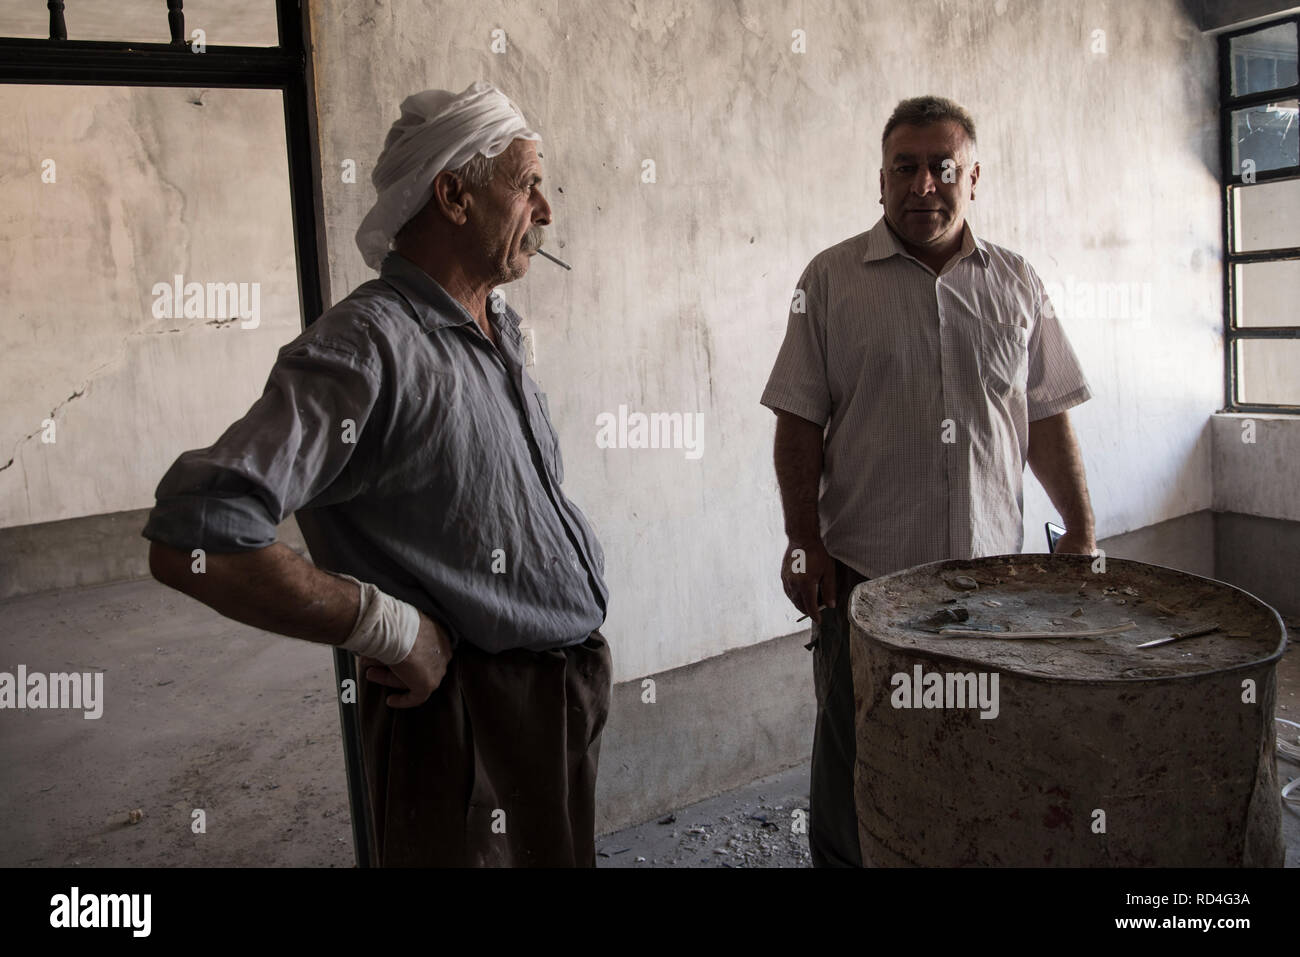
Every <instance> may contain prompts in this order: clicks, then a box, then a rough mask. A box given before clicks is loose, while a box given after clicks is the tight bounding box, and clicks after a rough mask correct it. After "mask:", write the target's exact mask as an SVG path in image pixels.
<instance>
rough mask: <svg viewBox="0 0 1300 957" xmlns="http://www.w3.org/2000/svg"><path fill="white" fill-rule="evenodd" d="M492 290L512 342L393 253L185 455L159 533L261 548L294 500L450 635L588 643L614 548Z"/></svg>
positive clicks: (150, 529) (508, 643)
mask: <svg viewBox="0 0 1300 957" xmlns="http://www.w3.org/2000/svg"><path fill="white" fill-rule="evenodd" d="M493 301H494V302H499V303H500V307H503V308H502V309H501V312H500V314H496V313H494V310H493V308H489V310H488V315H489V321H490V322H491V323H492V326H493V329H494V330H495V332H496V335H497V341H498V343H499V349H498V348H493V346H492V343H491V341H490V340H489V339H488V337H487V336H486V335H484V334H483V330H482V329H480V328H479V327H478V325H477V323H475V321H474V320H473V318H472V317H471V316H470V314H469V313H468V312H467V311H466V310H465V308H464V307H463V306H461V304H460V303H459V302H457V301H456V300H455V299H453V298H452V297H451V296H450V295H449V294H448V293H447V292H446V291H445V290H444V289H443V288H442V287H441V286H440V285H439V284H438V283H437V282H435V281H434V280H433V279H432V278H431V277H430V276H429V275H428V274H426V273H425V272H424V271H423V270H421V269H420V268H418V267H417V266H415V265H414V264H413V263H411V262H410V261H409V260H407V259H405V258H404V257H402V256H400V255H398V254H397V253H390V254H389V256H388V258H387V259H385V260H384V263H383V265H382V267H381V269H380V276H379V278H378V279H373V280H371V281H370V282H367V283H364V284H362V285H361V286H358V287H357V289H356V290H354V291H353V293H352V294H351V295H350V296H348V297H347V298H346V299H344V300H343V301H342V302H340V303H338V304H337V305H335V306H334V307H333V308H331V309H329V310H328V311H327V312H325V313H324V315H322V316H321V317H320V318H319V319H318V320H317V321H316V322H315V323H313V324H312V325H311V326H310V327H309V328H308V329H307V330H306V331H305V332H303V333H302V335H300V336H299V337H298V338H297V339H295V340H294V341H293V342H290V343H289V344H288V345H286V346H285V347H284V348H282V349H281V350H280V353H279V356H278V358H277V359H276V363H275V366H274V368H273V369H272V370H271V375H270V377H269V379H268V380H267V384H266V389H265V391H264V392H263V393H262V396H261V398H259V399H258V400H257V402H255V403H254V404H253V406H252V408H251V409H249V410H248V413H247V414H246V415H245V416H244V417H243V418H242V419H240V420H239V421H238V422H236V423H234V424H233V425H232V426H230V428H228V429H227V430H226V431H225V433H224V434H223V435H222V436H221V437H220V438H219V439H217V441H216V443H215V444H214V445H212V446H210V447H209V448H206V449H198V450H195V451H190V452H186V453H184V454H183V455H181V456H180V458H178V459H177V460H176V462H175V464H173V465H172V467H171V468H170V469H169V470H168V471H167V474H166V475H165V476H164V477H163V479H162V482H161V483H160V484H159V486H158V490H157V493H156V495H157V504H156V506H155V507H154V509H153V511H152V512H151V513H150V515H149V520H148V523H147V524H146V525H145V528H144V536H145V537H146V538H149V539H153V540H156V541H159V542H162V543H164V544H167V545H171V546H172V547H174V548H179V549H182V550H185V551H190V550H192V549H194V548H203V549H206V550H208V551H211V552H214V553H222V552H238V551H247V550H251V549H257V548H264V547H266V546H267V545H271V544H273V543H274V542H275V540H276V538H275V527H276V525H277V524H279V523H280V522H281V521H282V520H283V519H284V517H285V516H286V515H288V514H289V513H291V512H296V513H297V520H298V524H299V526H300V527H301V529H302V531H303V537H304V538H305V539H306V541H307V544H308V546H309V547H310V549H311V553H312V558H313V559H314V560H315V562H316V563H317V564H318V565H319V566H321V567H322V568H325V569H328V570H331V571H337V572H343V573H345V574H348V575H352V576H354V577H356V578H358V579H360V580H362V581H368V582H373V583H374V584H375V585H377V586H378V587H379V588H380V589H382V590H383V591H385V592H387V593H389V594H391V595H393V596H395V597H397V598H400V599H402V600H403V601H407V602H410V603H411V604H412V605H414V606H416V607H417V608H419V609H420V610H421V611H423V612H425V613H426V614H427V615H429V617H431V618H433V619H434V620H435V621H437V622H438V623H439V624H441V625H443V626H444V627H445V628H446V629H447V630H448V631H449V633H450V634H451V636H452V639H453V641H456V642H459V641H468V642H469V643H470V644H472V645H475V646H476V647H479V648H482V649H483V650H485V651H489V652H494V653H495V652H499V651H505V650H507V649H511V648H525V649H529V650H533V651H540V650H543V649H547V648H556V647H562V646H564V645H570V644H575V643H577V642H579V641H582V640H583V639H585V638H586V637H587V636H588V635H589V634H590V633H591V632H592V631H594V630H595V629H597V628H599V627H600V625H601V624H602V623H603V622H604V620H605V610H606V604H607V601H608V590H607V589H606V587H605V583H604V580H603V578H602V575H603V573H604V553H603V552H602V551H601V548H600V544H599V543H598V542H597V541H596V536H595V534H594V533H593V532H592V530H591V527H590V526H589V525H588V523H587V520H586V518H585V517H584V516H583V514H582V512H581V511H579V510H578V508H577V506H575V505H574V504H573V503H572V502H570V501H569V500H568V499H567V498H565V496H564V493H563V492H562V491H561V490H560V483H561V482H562V481H563V480H564V465H563V462H562V460H561V457H560V445H559V440H558V438H557V436H556V434H555V430H554V429H553V428H552V427H551V422H550V416H549V415H548V410H547V405H546V396H545V395H544V394H543V393H542V391H541V390H540V389H539V388H538V387H537V384H536V383H535V382H534V381H533V380H532V379H531V378H530V377H529V375H528V373H527V372H525V371H524V368H523V348H522V337H521V335H520V333H519V329H518V326H519V316H518V315H517V314H516V313H515V312H514V310H513V309H511V308H510V307H509V306H508V305H505V303H504V301H503V300H493ZM489 305H490V306H491V305H492V302H490V303H489Z"/></svg>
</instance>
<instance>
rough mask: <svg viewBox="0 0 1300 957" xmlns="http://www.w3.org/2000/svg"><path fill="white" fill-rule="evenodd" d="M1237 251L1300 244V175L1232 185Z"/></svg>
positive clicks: (1235, 248) (1234, 250) (1234, 234)
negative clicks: (1246, 184) (1253, 183)
mask: <svg viewBox="0 0 1300 957" xmlns="http://www.w3.org/2000/svg"><path fill="white" fill-rule="evenodd" d="M1232 207H1233V252H1239V253H1241V252H1255V251H1258V250H1261V249H1283V248H1286V247H1290V246H1300V179H1288V180H1283V181H1282V182H1279V183H1258V184H1256V185H1254V186H1234V187H1233V188H1232Z"/></svg>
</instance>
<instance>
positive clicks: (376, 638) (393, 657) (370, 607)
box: [330, 572, 420, 665]
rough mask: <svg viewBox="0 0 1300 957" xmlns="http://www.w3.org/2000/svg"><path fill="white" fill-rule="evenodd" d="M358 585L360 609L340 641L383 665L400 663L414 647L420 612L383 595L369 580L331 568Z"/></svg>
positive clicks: (350, 649) (390, 596) (411, 606)
mask: <svg viewBox="0 0 1300 957" xmlns="http://www.w3.org/2000/svg"><path fill="white" fill-rule="evenodd" d="M330 574H332V575H337V576H338V577H339V578H346V579H347V580H348V581H350V582H353V583H355V584H356V585H359V586H360V587H361V610H360V612H358V613H357V622H356V624H355V625H353V626H352V634H350V635H348V640H347V641H345V642H343V644H342V645H340V646H339V647H340V648H346V649H347V650H348V651H350V652H352V653H353V654H357V655H361V656H362V657H363V658H374V659H375V660H376V661H381V662H383V663H384V664H386V665H395V664H398V663H400V662H401V661H402V660H403V659H405V658H406V656H407V655H409V654H410V653H411V649H412V648H413V647H415V636H416V635H418V634H419V633H420V613H419V611H417V610H416V608H415V606H414V605H409V604H407V603H406V602H404V601H402V600H401V599H400V598H394V597H393V596H392V595H386V594H384V593H383V592H382V591H380V590H379V589H378V588H376V587H375V586H374V585H372V584H370V583H369V582H363V581H358V580H357V579H355V578H353V577H352V576H351V575H343V574H340V573H339V572H331V573H330Z"/></svg>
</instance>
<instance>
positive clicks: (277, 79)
mask: <svg viewBox="0 0 1300 957" xmlns="http://www.w3.org/2000/svg"><path fill="white" fill-rule="evenodd" d="M302 70H303V58H302V53H301V52H300V51H299V52H297V53H290V52H287V51H285V50H281V49H279V48H277V47H232V46H209V47H208V48H207V51H206V52H205V53H193V52H191V51H190V50H189V49H188V48H185V47H175V46H172V45H171V44H170V43H120V42H110V41H99V40H68V41H65V42H62V43H59V44H58V45H57V46H56V45H52V44H51V43H50V41H48V40H31V39H23V38H17V37H5V38H0V83H51V84H59V85H63V86H205V87H224V88H232V89H249V90H255V89H284V87H285V86H286V84H287V83H288V82H289V81H290V80H291V79H292V78H293V77H294V76H298V75H301V74H302Z"/></svg>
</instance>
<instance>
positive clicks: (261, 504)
mask: <svg viewBox="0 0 1300 957" xmlns="http://www.w3.org/2000/svg"><path fill="white" fill-rule="evenodd" d="M367 346H368V342H367V341H366V340H365V339H364V337H359V338H358V339H356V340H351V339H342V338H340V339H331V338H326V337H321V336H311V335H310V334H309V333H305V334H304V335H303V336H300V337H299V338H298V339H296V340H294V341H293V342H291V343H289V344H288V345H287V346H285V347H284V348H283V349H281V350H280V353H279V355H278V357H277V359H276V362H275V366H274V367H273V368H272V370H271V374H270V376H269V378H268V379H267V383H266V388H265V389H264V390H263V392H262V395H261V398H259V399H258V400H257V401H256V402H255V403H253V406H252V408H250V409H249V410H248V412H247V413H246V414H245V415H244V416H243V418H241V419H240V420H239V421H237V422H235V423H234V424H233V425H231V426H230V427H229V428H228V429H226V431H225V432H224V433H223V434H222V436H221V437H220V438H219V439H217V441H216V442H215V443H214V444H212V445H211V446H209V447H208V448H206V449H196V450H193V451H189V452H185V453H183V454H182V455H181V456H180V458H178V459H177V460H176V462H175V463H174V464H173V465H172V467H171V468H170V469H168V470H167V473H166V475H164V476H163V479H162V481H161V482H160V483H159V485H158V489H157V491H156V493H155V497H156V499H157V504H156V505H155V506H154V508H153V510H152V511H151V512H150V514H149V519H148V522H147V523H146V524H145V527H144V531H143V535H144V537H145V538H148V539H150V540H152V541H157V542H161V543H163V544H165V545H170V546H172V547H173V548H179V549H182V550H186V551H188V550H191V549H194V548H202V549H205V550H207V551H211V552H214V553H222V552H239V551H248V550H252V549H258V548H265V547H266V546H268V545H271V544H274V543H275V540H276V532H275V530H276V526H277V525H278V524H279V523H280V522H282V521H283V520H284V518H285V516H287V515H289V514H291V513H292V512H294V511H295V510H297V509H298V508H299V507H300V506H302V505H304V504H305V503H308V502H311V501H312V500H313V499H316V498H317V497H318V496H320V495H322V493H324V492H325V491H326V490H327V489H328V490H329V492H330V496H329V497H330V499H331V500H344V499H346V498H348V497H350V495H351V494H355V490H356V488H358V487H359V486H360V484H361V483H360V481H359V479H350V477H349V468H350V463H351V462H352V460H353V456H354V453H355V451H356V449H357V448H358V445H359V444H360V443H361V441H362V437H363V434H364V432H365V429H366V426H367V424H368V423H370V424H372V423H371V419H372V413H373V412H374V410H375V409H376V407H377V403H378V398H379V391H380V386H381V382H382V376H381V375H380V371H379V363H378V360H377V359H376V358H375V357H374V355H373V353H372V352H371V351H370V350H369V349H368V348H367Z"/></svg>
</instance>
